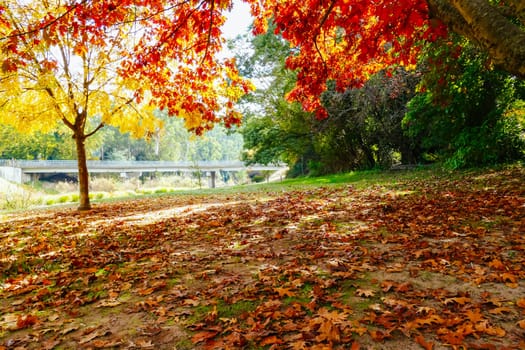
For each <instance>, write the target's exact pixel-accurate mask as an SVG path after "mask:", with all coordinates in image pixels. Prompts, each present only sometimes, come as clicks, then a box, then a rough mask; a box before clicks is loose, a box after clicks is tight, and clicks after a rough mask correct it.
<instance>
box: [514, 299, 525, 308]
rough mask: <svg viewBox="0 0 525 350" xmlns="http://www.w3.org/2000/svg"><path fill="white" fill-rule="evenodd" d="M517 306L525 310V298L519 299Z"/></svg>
mask: <svg viewBox="0 0 525 350" xmlns="http://www.w3.org/2000/svg"><path fill="white" fill-rule="evenodd" d="M516 305H518V306H519V307H521V308H522V309H525V298H521V299H518V301H516Z"/></svg>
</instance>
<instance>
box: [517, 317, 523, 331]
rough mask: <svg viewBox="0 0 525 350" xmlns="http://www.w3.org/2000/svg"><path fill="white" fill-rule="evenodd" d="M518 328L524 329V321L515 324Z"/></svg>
mask: <svg viewBox="0 0 525 350" xmlns="http://www.w3.org/2000/svg"><path fill="white" fill-rule="evenodd" d="M517 325H518V327H520V328H521V329H525V319H523V320H521V321H518V323H517Z"/></svg>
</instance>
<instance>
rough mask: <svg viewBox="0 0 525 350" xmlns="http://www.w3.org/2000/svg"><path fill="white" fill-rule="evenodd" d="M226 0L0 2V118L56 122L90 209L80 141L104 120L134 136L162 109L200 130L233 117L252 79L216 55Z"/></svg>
mask: <svg viewBox="0 0 525 350" xmlns="http://www.w3.org/2000/svg"><path fill="white" fill-rule="evenodd" d="M230 7H231V1H229V0H227V1H213V0H212V1H206V0H203V1H193V0H158V1H151V0H148V1H145V0H119V1H116V0H115V1H113V0H93V1H88V0H80V1H79V0H42V1H28V0H7V1H6V0H0V64H1V66H0V68H1V70H0V122H2V123H6V124H11V125H13V126H15V127H17V128H18V129H19V130H21V131H24V132H27V133H30V132H33V131H37V130H38V131H46V130H50V129H51V128H53V127H55V126H56V125H57V123H63V124H64V125H66V126H67V127H68V128H69V129H70V130H71V132H72V137H73V138H74V140H75V144H76V153H77V160H78V172H79V192H80V206H79V209H81V210H87V209H90V208H91V204H90V200H89V174H88V169H87V155H86V147H85V142H86V139H87V138H89V137H90V136H92V135H94V134H95V133H96V132H97V131H98V130H100V129H101V128H102V127H104V125H114V126H117V127H119V128H120V129H121V130H122V131H123V132H131V133H132V134H133V135H135V136H137V137H141V136H147V135H148V134H150V133H152V132H154V131H156V130H157V129H158V128H159V127H161V122H160V121H159V120H157V119H156V118H155V116H154V114H153V113H152V112H153V110H154V109H156V108H160V109H166V110H167V111H168V112H169V113H170V114H171V115H176V116H179V117H181V118H184V119H185V121H186V127H187V128H188V129H189V130H192V131H194V132H196V133H197V134H199V133H202V132H203V131H204V130H206V129H210V128H211V127H213V125H214V124H215V123H218V122H223V123H224V124H225V125H226V126H230V125H232V124H238V123H239V122H240V119H241V116H240V114H239V113H238V112H237V111H236V110H235V108H234V103H235V102H236V101H237V99H238V98H240V97H241V96H242V95H243V94H245V93H247V92H248V91H249V90H250V89H251V88H252V87H251V85H250V83H249V82H247V81H245V80H243V79H241V78H240V77H239V76H238V72H237V70H236V68H235V65H234V62H233V61H232V60H227V59H222V60H219V59H218V58H217V53H218V52H220V50H221V47H222V45H223V40H222V39H221V32H220V26H221V25H222V24H223V22H224V20H225V19H224V16H223V12H224V11H225V10H228V9H229V8H230Z"/></svg>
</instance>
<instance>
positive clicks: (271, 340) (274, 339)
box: [259, 335, 283, 346]
mask: <svg viewBox="0 0 525 350" xmlns="http://www.w3.org/2000/svg"><path fill="white" fill-rule="evenodd" d="M282 343H283V341H282V339H279V338H278V337H277V336H275V335H271V336H269V337H266V338H264V339H263V340H261V342H260V343H259V345H261V346H266V345H274V344H282Z"/></svg>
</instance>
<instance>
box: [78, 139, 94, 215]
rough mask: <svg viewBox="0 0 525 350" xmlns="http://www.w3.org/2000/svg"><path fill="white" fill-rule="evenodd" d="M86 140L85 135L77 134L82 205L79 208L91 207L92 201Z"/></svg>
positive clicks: (86, 208)
mask: <svg viewBox="0 0 525 350" xmlns="http://www.w3.org/2000/svg"><path fill="white" fill-rule="evenodd" d="M85 140H86V139H85V136H83V135H82V136H80V135H79V136H76V135H75V143H76V148H77V163H78V185H79V195H80V198H79V201H80V205H79V207H78V210H89V209H91V203H90V202H89V173H88V169H87V159H86V145H85Z"/></svg>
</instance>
